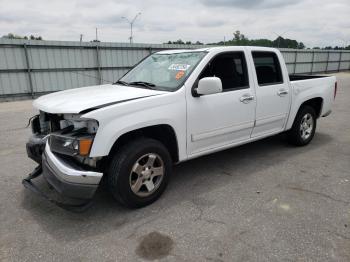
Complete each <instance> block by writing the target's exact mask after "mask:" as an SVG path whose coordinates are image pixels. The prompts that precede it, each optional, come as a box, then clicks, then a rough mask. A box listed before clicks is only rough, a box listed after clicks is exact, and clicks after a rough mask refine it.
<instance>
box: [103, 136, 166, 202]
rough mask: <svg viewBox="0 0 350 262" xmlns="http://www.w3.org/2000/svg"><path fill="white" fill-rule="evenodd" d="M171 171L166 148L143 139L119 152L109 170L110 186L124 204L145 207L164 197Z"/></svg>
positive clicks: (117, 198) (157, 142)
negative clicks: (162, 195) (161, 196)
mask: <svg viewBox="0 0 350 262" xmlns="http://www.w3.org/2000/svg"><path fill="white" fill-rule="evenodd" d="M171 171H172V161H171V157H170V154H169V152H168V150H167V149H166V148H165V147H164V145H163V144H162V143H160V142H159V141H157V140H154V139H150V138H140V139H137V140H135V141H133V142H130V143H128V144H126V145H124V146H123V147H122V148H121V149H120V150H117V152H116V154H115V155H114V156H113V158H112V160H111V162H110V165H109V168H108V171H107V184H108V188H109V190H110V192H111V193H112V195H113V196H114V197H115V199H116V200H118V201H119V202H120V203H121V204H123V205H125V206H127V207H130V208H138V207H143V206H146V205H149V204H151V203H153V202H154V201H155V200H157V199H158V198H159V197H160V195H161V194H162V193H163V191H164V190H165V188H166V185H167V184H168V181H169V178H170V174H171Z"/></svg>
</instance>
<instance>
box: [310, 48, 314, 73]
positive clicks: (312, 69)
mask: <svg viewBox="0 0 350 262" xmlns="http://www.w3.org/2000/svg"><path fill="white" fill-rule="evenodd" d="M314 63H315V51H314V50H312V61H311V72H310V73H311V75H312V74H313V71H314Z"/></svg>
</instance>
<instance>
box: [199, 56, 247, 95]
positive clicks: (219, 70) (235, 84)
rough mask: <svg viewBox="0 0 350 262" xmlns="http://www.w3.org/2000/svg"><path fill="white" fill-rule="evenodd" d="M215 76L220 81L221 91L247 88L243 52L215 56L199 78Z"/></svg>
mask: <svg viewBox="0 0 350 262" xmlns="http://www.w3.org/2000/svg"><path fill="white" fill-rule="evenodd" d="M212 76H216V77H218V78H220V79H221V82H222V89H223V91H224V92H225V91H231V90H235V89H243V88H248V87H249V80H248V73H247V64H246V61H245V57H244V53H243V52H229V53H224V54H220V55H217V56H216V57H214V59H213V60H212V61H210V62H209V63H208V65H207V66H206V67H205V69H204V70H203V71H202V73H201V74H200V76H199V79H202V78H204V77H212Z"/></svg>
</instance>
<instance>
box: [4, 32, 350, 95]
mask: <svg viewBox="0 0 350 262" xmlns="http://www.w3.org/2000/svg"><path fill="white" fill-rule="evenodd" d="M199 47H203V46H193V45H191V46H187V45H167V44H126V43H125V44H124V43H87V42H83V43H80V42H64V41H35V40H34V41H30V40H29V41H28V40H18V39H14V40H11V39H0V99H1V100H7V99H13V98H15V97H34V96H38V95H41V94H44V93H48V92H53V91H58V90H64V89H70V88H75V87H82V86H89V85H96V84H103V83H109V82H114V81H116V80H118V79H119V78H120V77H121V76H122V75H123V74H124V73H125V72H127V71H128V70H129V69H130V68H131V67H132V66H133V65H135V64H136V63H137V62H138V61H140V60H141V59H142V58H144V57H145V56H147V55H149V54H150V53H153V52H156V51H159V50H164V49H175V48H199ZM281 51H282V53H283V56H284V58H285V60H286V63H287V67H288V70H289V72H290V73H320V72H334V71H340V70H349V69H350V51H333V50H332V51H325V50H293V49H281Z"/></svg>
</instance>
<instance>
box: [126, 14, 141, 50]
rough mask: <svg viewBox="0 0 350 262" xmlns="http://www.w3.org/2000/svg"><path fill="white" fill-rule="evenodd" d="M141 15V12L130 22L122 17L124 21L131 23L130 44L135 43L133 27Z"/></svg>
mask: <svg viewBox="0 0 350 262" xmlns="http://www.w3.org/2000/svg"><path fill="white" fill-rule="evenodd" d="M139 15H141V12H139V13H137V14H136V15H135V17H134V19H132V20H129V19H128V18H126V17H125V16H123V17H122V19H124V20H125V21H127V22H128V23H129V25H130V37H129V40H130V44H132V43H133V38H134V36H133V32H132V27H133V25H134V23H135V20H136V18H137V17H138V16H139Z"/></svg>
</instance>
